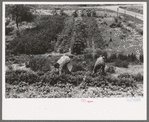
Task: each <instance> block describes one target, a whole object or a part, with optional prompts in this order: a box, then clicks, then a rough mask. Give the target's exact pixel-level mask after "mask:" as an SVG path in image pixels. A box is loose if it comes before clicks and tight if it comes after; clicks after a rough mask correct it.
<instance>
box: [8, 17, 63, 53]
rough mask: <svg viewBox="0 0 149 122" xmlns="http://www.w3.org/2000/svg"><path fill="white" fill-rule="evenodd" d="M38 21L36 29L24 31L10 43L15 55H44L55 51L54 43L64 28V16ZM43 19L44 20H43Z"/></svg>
mask: <svg viewBox="0 0 149 122" xmlns="http://www.w3.org/2000/svg"><path fill="white" fill-rule="evenodd" d="M44 18H45V19H43V18H42V17H41V18H40V20H39V21H37V24H36V27H35V28H32V29H30V30H27V31H23V32H22V34H21V35H23V36H19V37H16V38H14V40H13V41H11V42H10V44H9V48H10V50H12V52H13V53H14V54H17V53H20V54H43V53H46V52H47V51H48V50H49V49H51V51H52V50H54V46H53V43H52V41H55V40H56V39H57V35H58V34H59V33H60V32H61V31H62V29H63V28H64V20H65V17H64V16H58V15H57V16H46V17H44ZM42 19H43V20H42Z"/></svg>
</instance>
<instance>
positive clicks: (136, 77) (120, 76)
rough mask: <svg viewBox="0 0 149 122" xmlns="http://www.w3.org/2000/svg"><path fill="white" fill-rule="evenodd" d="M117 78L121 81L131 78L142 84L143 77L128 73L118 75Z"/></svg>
mask: <svg viewBox="0 0 149 122" xmlns="http://www.w3.org/2000/svg"><path fill="white" fill-rule="evenodd" d="M118 78H120V79H122V78H133V79H134V80H135V81H137V82H142V81H143V75H142V74H140V73H138V74H134V75H132V74H129V73H124V74H120V75H118Z"/></svg>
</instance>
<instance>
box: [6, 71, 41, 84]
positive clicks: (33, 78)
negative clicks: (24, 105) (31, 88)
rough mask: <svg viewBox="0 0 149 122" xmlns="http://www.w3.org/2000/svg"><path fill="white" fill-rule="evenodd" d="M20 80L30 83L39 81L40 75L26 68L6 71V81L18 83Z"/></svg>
mask: <svg viewBox="0 0 149 122" xmlns="http://www.w3.org/2000/svg"><path fill="white" fill-rule="evenodd" d="M20 82H25V83H28V84H32V83H36V82H39V76H38V75H37V74H35V73H32V72H27V71H24V70H16V71H11V70H10V71H7V72H6V83H9V84H12V85H18V84H19V83H20Z"/></svg>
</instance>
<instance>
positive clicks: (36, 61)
mask: <svg viewBox="0 0 149 122" xmlns="http://www.w3.org/2000/svg"><path fill="white" fill-rule="evenodd" d="M50 64H51V61H50V59H48V58H44V57H42V56H39V57H32V58H31V59H30V61H29V67H30V68H31V69H32V70H33V71H38V70H41V71H44V72H47V71H50V70H51V65H50Z"/></svg>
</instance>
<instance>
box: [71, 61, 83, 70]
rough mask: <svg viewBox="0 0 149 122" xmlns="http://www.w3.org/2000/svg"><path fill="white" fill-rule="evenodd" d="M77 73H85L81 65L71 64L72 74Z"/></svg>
mask: <svg viewBox="0 0 149 122" xmlns="http://www.w3.org/2000/svg"><path fill="white" fill-rule="evenodd" d="M77 71H85V69H84V68H83V66H82V64H77V63H75V64H73V68H72V72H77Z"/></svg>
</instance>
